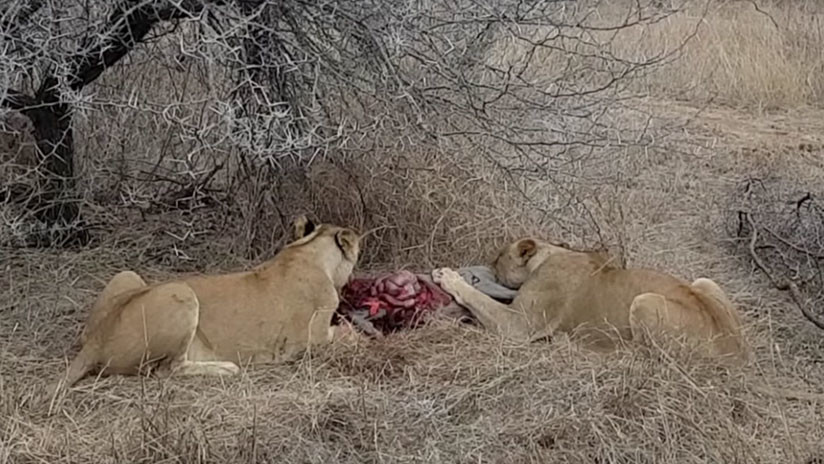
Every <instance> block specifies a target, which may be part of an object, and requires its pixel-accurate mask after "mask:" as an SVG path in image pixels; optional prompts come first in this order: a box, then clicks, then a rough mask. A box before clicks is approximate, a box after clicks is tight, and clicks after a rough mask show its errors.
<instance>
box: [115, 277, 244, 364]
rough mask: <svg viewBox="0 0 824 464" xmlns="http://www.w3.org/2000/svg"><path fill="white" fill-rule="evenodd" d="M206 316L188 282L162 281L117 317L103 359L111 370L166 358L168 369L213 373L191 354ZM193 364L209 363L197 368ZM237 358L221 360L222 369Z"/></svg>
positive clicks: (130, 301) (128, 304) (128, 305)
mask: <svg viewBox="0 0 824 464" xmlns="http://www.w3.org/2000/svg"><path fill="white" fill-rule="evenodd" d="M199 315H200V303H199V302H198V299H197V295H196V294H195V292H194V290H192V288H191V287H190V286H189V285H188V284H186V283H184V282H171V283H165V284H160V285H157V286H155V287H152V288H150V289H147V290H146V291H145V292H143V293H140V294H137V295H135V296H134V297H132V298H131V299H130V300H129V301H128V302H127V303H125V305H124V307H123V308H122V309H121V310H120V314H119V315H118V319H117V322H116V323H115V324H113V325H112V326H110V327H107V328H106V329H108V331H109V332H108V333H107V334H105V342H104V343H103V350H102V351H103V353H102V354H103V356H102V358H103V362H102V364H103V365H104V366H105V369H106V370H107V371H109V372H111V373H134V372H137V371H139V370H141V369H140V368H141V367H142V366H143V365H145V364H147V363H152V364H156V363H157V362H160V364H161V366H162V367H164V369H161V372H163V371H171V372H172V373H177V372H180V373H182V374H187V373H197V374H208V373H210V369H209V367H210V366H211V364H210V363H200V362H198V361H192V360H190V359H189V352H190V349H191V347H192V343H193V341H194V339H195V336H196V333H197V328H198V321H199ZM193 364H203V365H202V366H198V367H194V366H192V365H193ZM224 364H231V365H232V366H234V367H235V372H236V371H237V366H236V365H234V364H232V363H220V364H219V365H218V366H212V367H217V369H213V370H215V371H216V372H215V373H216V374H222V373H224V371H225V370H226V369H228V368H229V367H228V366H225V365H224Z"/></svg>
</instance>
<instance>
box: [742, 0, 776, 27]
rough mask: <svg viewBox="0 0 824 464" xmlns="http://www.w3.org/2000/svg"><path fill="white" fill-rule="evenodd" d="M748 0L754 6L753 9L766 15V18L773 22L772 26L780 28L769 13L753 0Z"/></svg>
mask: <svg viewBox="0 0 824 464" xmlns="http://www.w3.org/2000/svg"><path fill="white" fill-rule="evenodd" d="M749 1H750V3H752V6H753V7H754V8H755V11H757V12H759V13H761V14H762V15H764V16H766V17H767V18H769V20H770V21H771V22H772V23H773V26H775V28H776V29H781V28H780V27H778V23H777V22H776V21H775V19H774V18H773V17H772V16H771V15H770V14H769V13H767V12H766V11H764V10H762V9H761V7H759V6H758V3H756V2H755V0H749Z"/></svg>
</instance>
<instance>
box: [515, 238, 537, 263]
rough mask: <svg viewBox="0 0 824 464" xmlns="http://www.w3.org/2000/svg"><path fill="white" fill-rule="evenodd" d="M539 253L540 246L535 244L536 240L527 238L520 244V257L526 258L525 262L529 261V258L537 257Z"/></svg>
mask: <svg viewBox="0 0 824 464" xmlns="http://www.w3.org/2000/svg"><path fill="white" fill-rule="evenodd" d="M537 252H538V244H537V243H535V240H532V239H531V238H525V239H523V240H521V241H520V242H518V256H520V257H521V258H524V260H528V259H529V258H531V257H533V256H535V253H537Z"/></svg>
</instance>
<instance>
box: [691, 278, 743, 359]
mask: <svg viewBox="0 0 824 464" xmlns="http://www.w3.org/2000/svg"><path fill="white" fill-rule="evenodd" d="M692 289H693V291H694V292H695V295H696V297H698V299H699V300H701V302H702V303H704V306H705V307H706V308H707V309H708V310H709V311H710V316H711V317H712V319H713V321H715V323H716V325H717V327H718V328H719V329H720V330H721V331H722V332H723V333H724V334H723V335H721V336H720V337H719V339H718V340H717V342H716V343H718V346H719V348H721V349H722V350H723V351H725V352H729V353H739V354H740V355H741V357H742V358H744V359H746V358H748V357H749V347H748V345H747V343H746V341H745V340H744V336H743V334H742V333H741V316H740V315H739V313H738V310H737V309H736V307H735V305H734V304H733V302H732V301H730V299H729V297H728V296H727V294H726V293H725V292H724V290H722V289H721V287H719V286H718V284H716V283H715V282H713V281H712V280H710V279H705V278H700V279H696V280H695V282H693V283H692Z"/></svg>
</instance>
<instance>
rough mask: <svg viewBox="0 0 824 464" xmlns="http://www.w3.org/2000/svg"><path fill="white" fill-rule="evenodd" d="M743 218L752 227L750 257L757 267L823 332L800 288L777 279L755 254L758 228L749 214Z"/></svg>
mask: <svg viewBox="0 0 824 464" xmlns="http://www.w3.org/2000/svg"><path fill="white" fill-rule="evenodd" d="M743 217H744V218H745V219H746V220H747V223H748V224H749V225H750V228H751V229H752V235H750V256H751V257H752V260H753V262H754V263H755V265H756V267H758V269H760V270H761V272H763V273H764V275H766V276H767V278H768V279H770V282H772V284H773V285H774V286H775V288H776V289H778V290H781V291H788V292H790V297H792V300H793V302H794V303H795V305H796V306H798V309H800V310H801V314H803V315H804V317H806V318H807V319H808V320H809V321H810V322H812V323H813V324H815V326H816V327H818V328H819V329H821V330H824V321H821V320H820V319H819V318H818V317H817V316H816V315H815V314H813V312H812V311H810V308H808V307H807V305H806V304H805V303H804V300H803V298H802V296H801V292H799V291H798V286H797V285H796V284H795V282H793V281H791V280H790V279H787V278H786V277H783V278H781V280H779V279H777V278H776V277H775V276H774V275H773V274H772V273H771V272H770V271H769V269H767V266H766V265H765V264H764V262H763V261H761V257H759V256H758V253H756V252H755V243H756V241H757V240H758V227H757V226H756V225H755V221H753V219H752V216H751V215H750V214H749V213H744V214H743Z"/></svg>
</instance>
